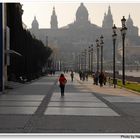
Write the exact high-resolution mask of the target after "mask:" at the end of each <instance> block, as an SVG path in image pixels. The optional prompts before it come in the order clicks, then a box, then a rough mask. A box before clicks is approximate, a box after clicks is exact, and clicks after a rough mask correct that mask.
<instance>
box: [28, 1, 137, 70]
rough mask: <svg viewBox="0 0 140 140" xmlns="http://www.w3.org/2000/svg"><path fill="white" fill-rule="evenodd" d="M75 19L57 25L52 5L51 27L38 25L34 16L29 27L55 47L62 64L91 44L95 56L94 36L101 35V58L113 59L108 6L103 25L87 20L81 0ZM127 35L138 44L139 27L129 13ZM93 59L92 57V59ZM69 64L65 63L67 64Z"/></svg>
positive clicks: (32, 31) (72, 62) (68, 61)
mask: <svg viewBox="0 0 140 140" xmlns="http://www.w3.org/2000/svg"><path fill="white" fill-rule="evenodd" d="M75 16H76V20H75V21H74V22H72V23H70V24H68V25H67V26H64V27H62V28H59V27H58V21H57V13H56V12H55V7H53V11H52V15H51V21H50V28H46V29H43V28H39V23H38V21H37V19H36V17H34V20H33V22H32V28H31V29H30V32H31V33H32V34H33V35H34V36H35V37H36V38H38V39H40V40H42V42H43V43H44V44H45V45H47V44H49V46H50V47H52V48H55V50H57V60H58V59H59V60H61V61H63V64H64V66H65V67H73V64H74V62H75V59H76V56H77V55H78V54H79V53H80V52H81V51H83V50H84V49H88V47H89V46H90V45H91V44H93V48H94V49H93V50H94V55H96V39H97V38H100V36H101V35H103V36H104V48H103V50H104V55H103V60H104V61H108V60H110V59H112V49H113V44H112V27H113V24H114V22H113V15H112V13H111V7H110V6H109V7H108V11H107V13H105V14H104V19H103V22H102V27H100V26H98V25H95V24H94V23H91V22H90V20H89V13H88V10H87V8H86V7H85V5H84V4H83V3H81V4H80V6H79V7H78V9H77V11H76V14H75ZM127 26H128V31H127V38H128V39H130V41H131V42H132V43H133V44H140V37H139V36H138V27H135V26H134V24H133V20H132V18H131V16H130V15H129V17H128V19H127ZM117 34H118V41H117V43H119V42H121V33H120V28H118V31H117ZM94 61H95V60H94ZM67 64H68V65H67Z"/></svg>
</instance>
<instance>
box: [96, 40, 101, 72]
mask: <svg viewBox="0 0 140 140" xmlns="http://www.w3.org/2000/svg"><path fill="white" fill-rule="evenodd" d="M96 47H97V72H99V47H100V45H99V40H98V39H96Z"/></svg>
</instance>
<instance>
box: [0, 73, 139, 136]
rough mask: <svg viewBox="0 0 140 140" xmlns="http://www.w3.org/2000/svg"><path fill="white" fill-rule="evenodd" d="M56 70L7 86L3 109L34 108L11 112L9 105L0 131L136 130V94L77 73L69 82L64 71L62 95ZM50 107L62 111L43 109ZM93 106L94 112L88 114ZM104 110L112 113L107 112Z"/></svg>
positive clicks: (1, 103) (1, 98) (0, 121)
mask: <svg viewBox="0 0 140 140" xmlns="http://www.w3.org/2000/svg"><path fill="white" fill-rule="evenodd" d="M59 74H60V73H57V74H56V75H55V76H49V77H42V78H40V79H38V80H36V81H33V82H32V83H29V84H26V85H24V86H23V87H19V88H16V89H12V90H8V92H7V94H5V95H0V108H3V110H4V109H5V108H13V110H14V109H20V108H28V109H29V110H30V109H31V108H34V109H33V110H34V111H33V110H31V111H29V112H30V114H28V113H26V112H25V113H24V114H20V113H16V112H15V113H14V111H12V110H10V109H9V110H8V112H7V114H0V133H96V134H100V133H116V134H118V133H139V132H140V119H139V115H140V113H139V112H140V110H139V97H140V96H139V95H137V94H134V93H132V92H131V91H127V90H125V89H120V88H116V89H114V88H113V87H109V86H108V85H106V86H104V87H102V88H100V87H99V86H96V85H93V81H92V79H91V78H89V80H88V81H84V82H83V81H80V80H79V77H78V74H75V79H74V82H71V81H70V73H68V74H65V75H66V77H67V79H68V83H67V85H66V92H67V94H66V97H64V99H62V98H61V97H60V89H59V85H58V83H57V82H56V80H57V79H58V76H59ZM47 83H48V84H47ZM14 97H15V99H14ZM28 97H29V98H28ZM78 97H79V98H78ZM94 101H95V102H94ZM20 102H21V104H20ZM86 103H87V104H86ZM25 104H26V105H25ZM81 104H82V105H81ZM79 106H80V107H79ZM52 108H53V109H54V110H55V109H57V111H58V112H60V109H61V113H62V112H64V114H59V113H58V114H56V111H54V112H55V113H54V115H52V114H51V113H50V114H48V113H47V109H52ZM25 110H26V109H25ZM25 110H24V111H25ZM70 110H71V111H70ZM93 110H94V111H95V112H94V114H90V113H93V112H92V111H93ZM20 111H21V110H20ZM88 111H89V112H88ZM99 111H100V112H101V113H99ZM108 111H109V112H110V111H111V112H112V113H113V115H109V113H108ZM0 112H1V111H0ZM10 112H11V113H10ZM66 112H67V113H68V114H67V115H66V114H65V113H66ZM70 112H72V113H70ZM81 112H82V113H81ZM83 112H85V113H83ZM9 113H10V114H9ZM76 113H77V115H76ZM95 113H96V114H95ZM103 113H105V114H103ZM83 114H86V115H83Z"/></svg>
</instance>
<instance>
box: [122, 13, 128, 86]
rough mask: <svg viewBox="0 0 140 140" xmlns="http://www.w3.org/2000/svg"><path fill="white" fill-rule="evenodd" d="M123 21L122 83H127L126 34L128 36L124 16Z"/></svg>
mask: <svg viewBox="0 0 140 140" xmlns="http://www.w3.org/2000/svg"><path fill="white" fill-rule="evenodd" d="M121 22H122V28H121V35H122V48H123V49H122V84H123V85H125V36H126V30H127V28H126V26H125V22H126V19H125V17H124V16H123V18H122V19H121Z"/></svg>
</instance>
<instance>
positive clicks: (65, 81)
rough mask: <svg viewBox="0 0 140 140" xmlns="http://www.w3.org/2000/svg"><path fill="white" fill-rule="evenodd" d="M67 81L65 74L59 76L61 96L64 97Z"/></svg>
mask: <svg viewBox="0 0 140 140" xmlns="http://www.w3.org/2000/svg"><path fill="white" fill-rule="evenodd" d="M66 83H67V79H66V78H65V76H64V74H61V75H60V77H59V84H60V85H59V86H60V90H61V97H64V91H65V85H66Z"/></svg>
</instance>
